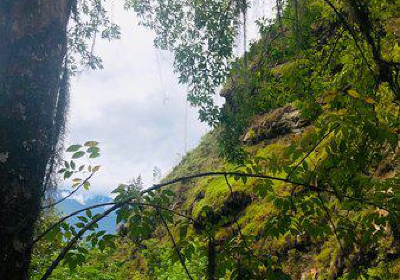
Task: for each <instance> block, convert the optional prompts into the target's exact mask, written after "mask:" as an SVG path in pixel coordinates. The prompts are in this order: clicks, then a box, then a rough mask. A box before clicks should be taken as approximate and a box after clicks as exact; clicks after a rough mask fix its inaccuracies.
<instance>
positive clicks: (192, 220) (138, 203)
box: [32, 202, 194, 244]
mask: <svg viewBox="0 0 400 280" xmlns="http://www.w3.org/2000/svg"><path fill="white" fill-rule="evenodd" d="M115 204H116V202H108V203H101V204H95V205H91V206H89V207H86V208H82V209H80V210H78V211H75V212H72V213H70V214H69V215H67V216H65V217H62V218H61V219H60V220H58V221H57V222H55V223H54V224H52V225H51V226H49V227H48V228H47V229H46V230H45V231H44V232H42V233H41V234H39V235H38V236H37V237H36V238H35V239H34V240H33V242H32V244H35V243H36V242H38V241H39V240H40V239H41V238H43V237H44V236H46V235H47V234H48V233H49V232H50V231H52V230H53V229H55V228H56V227H57V226H59V225H60V224H62V223H63V222H64V221H66V220H67V219H69V218H71V217H73V216H76V215H78V214H79V213H82V212H84V211H86V210H91V209H95V208H100V207H104V206H110V205H115ZM128 204H129V205H141V206H149V207H153V208H156V209H161V210H164V211H168V212H171V213H173V214H174V215H176V216H179V217H182V218H185V219H187V220H189V221H191V222H194V219H193V218H192V217H190V216H187V215H184V214H182V213H179V212H177V211H175V210H172V209H169V208H166V207H163V206H160V205H157V204H152V203H142V202H130V203H128Z"/></svg>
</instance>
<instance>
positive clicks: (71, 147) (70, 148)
mask: <svg viewBox="0 0 400 280" xmlns="http://www.w3.org/2000/svg"><path fill="white" fill-rule="evenodd" d="M80 148H82V145H71V146H69V147H68V149H67V152H69V153H73V152H76V151H78V150H79V149H80Z"/></svg>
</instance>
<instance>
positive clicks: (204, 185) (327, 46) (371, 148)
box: [38, 0, 400, 279]
mask: <svg viewBox="0 0 400 280" xmlns="http://www.w3.org/2000/svg"><path fill="white" fill-rule="evenodd" d="M278 2H279V3H280V1H278ZM144 4H146V5H144ZM281 4H283V3H281ZM129 5H130V6H132V7H133V8H134V9H135V10H136V11H137V12H138V13H140V14H141V15H143V18H144V22H143V23H144V24H145V25H148V26H149V27H151V28H154V29H155V30H156V33H157V35H158V36H159V37H158V39H157V41H156V42H157V45H158V46H159V47H162V48H167V49H170V50H172V51H174V52H175V54H176V67H177V70H178V71H179V72H180V74H181V81H182V82H184V83H189V84H190V86H191V87H192V95H191V100H192V102H193V103H194V104H197V105H199V106H200V107H201V108H202V109H203V110H202V114H205V115H202V116H203V119H204V120H207V121H211V122H213V123H215V121H216V120H218V122H217V124H216V126H217V128H216V129H215V131H214V132H213V133H212V134H210V135H207V136H206V137H205V139H204V141H203V142H202V143H201V144H200V146H199V147H198V148H197V149H196V150H195V151H193V152H191V153H189V154H188V155H187V156H186V158H184V160H183V161H182V163H181V164H180V165H179V166H177V167H176V169H175V170H174V171H173V172H172V174H171V175H170V176H169V177H168V178H166V179H165V181H164V183H161V184H158V185H155V186H154V187H153V188H151V189H148V190H140V189H139V188H138V187H137V186H136V185H135V184H131V185H120V186H119V187H118V188H117V189H116V190H115V195H116V197H115V202H114V203H113V204H111V205H110V207H111V208H109V209H108V210H106V212H105V214H103V215H95V216H92V215H91V213H90V211H89V212H86V215H82V216H81V218H80V220H81V222H80V223H78V224H76V225H68V224H66V223H62V224H59V225H57V226H56V227H54V229H53V230H52V231H50V233H52V234H53V235H52V237H51V238H50V239H51V240H54V238H56V239H55V240H58V243H61V244H62V246H61V245H60V247H64V246H67V248H69V249H71V250H68V251H66V252H65V254H64V255H63V253H61V255H59V256H58V258H60V256H61V257H62V258H61V259H63V260H64V262H65V264H68V265H69V266H71V268H75V267H78V268H77V270H76V271H75V272H73V273H72V274H74V275H80V277H81V278H79V279H91V278H90V277H91V276H88V275H89V274H88V275H85V273H90V271H91V270H93V269H97V270H98V273H99V274H100V273H102V277H105V278H104V279H109V278H107V277H108V274H107V273H110V275H111V274H112V275H113V276H110V277H114V278H111V279H122V278H126V277H128V276H130V277H132V278H133V279H184V277H188V278H190V279H398V278H399V277H400V274H399V273H400V260H399V259H400V258H399V256H400V255H399V254H400V247H399V246H400V231H399V230H400V229H399V226H398V225H399V222H400V220H399V219H400V216H399V210H400V209H399V202H400V201H399V199H400V177H399V169H400V150H399V149H400V148H399V138H398V137H399V132H400V131H399V127H400V114H399V110H400V107H399V100H400V94H399V83H398V76H399V69H400V48H399V37H398V35H397V33H398V32H399V31H400V30H399V22H400V2H399V1H393V0H383V1H378V0H369V1H357V0H348V1H329V0H325V1H323V0H303V1H296V0H294V1H289V2H286V3H284V6H281V8H282V9H283V10H281V12H280V14H278V16H277V18H276V20H274V21H273V22H271V23H266V24H262V23H261V22H260V29H261V34H262V39H261V40H260V41H259V42H257V43H255V44H254V45H253V46H252V47H251V50H250V51H249V52H248V53H246V54H245V56H244V57H243V58H240V59H238V60H236V61H235V62H232V63H231V64H229V63H228V62H229V59H230V58H232V57H231V55H232V49H231V48H232V42H233V41H232V40H233V37H234V35H235V34H236V32H237V28H238V22H237V15H238V14H240V13H243V9H244V8H243V6H241V5H242V3H241V2H237V1H209V2H207V5H205V4H204V2H203V1H183V2H182V1H168V2H164V1H155V2H152V1H150V2H147V1H133V2H131V3H130V4H129ZM231 8H232V9H231ZM224 12H225V13H224ZM220 30H224V31H226V32H225V33H220ZM217 35H221V36H217ZM212 39H214V41H213V40H212ZM204 42H208V44H204ZM189 43H190V44H189ZM228 69H230V70H229V71H230V75H229V76H228V78H227V79H226V83H225V87H224V89H223V91H222V95H223V96H224V97H225V98H226V101H227V102H226V104H225V105H224V107H223V108H222V110H221V111H220V112H217V111H215V107H214V105H213V104H212V102H211V101H210V100H211V99H210V98H211V93H212V92H213V90H214V89H215V88H216V87H217V86H218V85H219V84H220V83H221V82H222V81H223V79H224V77H225V74H226V73H227V71H228ZM213 71H214V72H213ZM289 106H290V107H291V108H295V109H297V110H298V112H299V115H300V118H301V119H303V120H304V122H305V123H307V126H306V127H305V128H303V129H301V130H299V131H297V132H295V133H293V132H292V131H289V132H288V131H284V132H282V131H280V133H277V134H276V135H274V137H270V138H269V139H263V138H261V136H260V135H261V134H263V135H264V136H265V135H268V134H271V133H272V129H273V126H272V123H273V122H276V121H277V120H276V118H277V116H281V115H279V114H278V112H281V111H279V110H281V107H285V108H287V107H289ZM284 112H286V111H285V110H284ZM289 112H293V111H289ZM260 119H261V120H262V121H261V122H260V123H263V124H264V127H263V126H262V125H261V126H258V127H257V126H255V125H254V123H255V122H256V121H257V120H260ZM265 124H271V125H270V126H268V125H265ZM256 127H257V129H254V128H256ZM245 136H246V137H245ZM260 139H261V140H260ZM245 140H246V141H245ZM216 142H219V147H217V145H216ZM68 151H69V152H71V153H73V155H72V158H73V159H78V158H80V157H83V156H84V155H85V154H88V156H89V157H97V155H98V154H99V150H98V148H97V143H95V142H88V143H86V145H84V146H80V145H75V146H72V147H70V148H69V150H68ZM217 154H221V155H222V157H221V158H218V157H217ZM226 159H227V160H226ZM85 168H88V167H86V166H84V167H83V168H82V169H80V168H79V167H77V164H76V163H75V162H74V161H71V162H70V161H68V162H67V163H66V164H65V168H63V169H62V170H61V173H63V174H64V177H66V178H68V177H71V176H73V175H75V174H78V173H79V172H81V171H83V170H84V169H85ZM94 168H95V169H96V170H93V169H94ZM98 169H99V168H98V167H90V170H89V169H88V172H97V171H98ZM85 170H86V169H85ZM210 170H211V171H212V172H207V171H210ZM198 172H206V173H202V174H200V175H198V176H194V177H191V176H189V175H191V174H194V173H198ZM180 177H183V178H180ZM176 178H180V179H176ZM168 180H171V181H168ZM75 182H76V186H77V187H79V186H84V185H85V180H82V179H77V180H76V181H75ZM82 183H83V184H82ZM174 183H178V185H177V186H171V185H172V184H174ZM114 210H116V211H117V216H118V221H117V222H118V223H121V224H122V225H123V227H122V228H120V230H119V234H118V236H119V237H114V236H111V235H106V234H105V232H102V231H96V230H95V225H96V223H97V221H98V220H99V219H101V218H102V216H104V215H106V214H107V212H108V213H110V211H114ZM86 230H89V231H90V233H89V234H87V235H84V234H85V232H86ZM55 236H57V237H55ZM82 237H84V238H83V241H81V242H78V240H80V239H81V238H82ZM58 243H55V244H58ZM63 243H66V244H67V245H65V244H63ZM47 246H48V245H47ZM88 246H89V247H90V248H95V249H89V250H88V248H87V247H88ZM64 248H65V247H64ZM47 249H48V248H47V247H46V245H43V248H39V251H38V252H40V254H43V252H44V251H43V250H47ZM40 250H41V251H40ZM98 250H100V251H104V252H106V254H108V255H109V258H107V261H106V262H108V263H109V265H108V266H107V268H106V271H107V273H105V272H104V273H103V271H104V269H105V268H104V267H103V266H102V265H103V264H104V263H103V264H101V265H100V263H102V262H103V261H104V259H103V260H102V258H103V257H104V255H103V254H104V253H101V252H99V251H98ZM64 251H65V250H64ZM64 251H62V252H64ZM90 256H93V257H94V260H95V261H89V262H87V261H86V260H87V258H89V257H90ZM61 259H60V260H61ZM111 260H112V261H114V262H110V261H111ZM41 261H42V260H41ZM43 261H45V262H47V264H46V266H47V265H48V262H49V260H43ZM84 263H85V264H84ZM81 265H82V266H81ZM54 267H55V266H54ZM85 267H87V269H85ZM116 267H118V271H119V272H118V273H115V270H117V268H116ZM100 270H101V272H100ZM57 271H59V272H57ZM94 271H96V270H94ZM40 272H43V271H40ZM50 272H51V271H50ZM55 272H56V273H68V272H66V270H64V268H62V269H60V270H55ZM55 275H57V274H54V279H63V278H62V277H65V279H75V278H72V277H75V276H68V277H69V278H68V277H67V276H62V277H61V276H55ZM85 277H86V278H85ZM96 279H100V278H96Z"/></svg>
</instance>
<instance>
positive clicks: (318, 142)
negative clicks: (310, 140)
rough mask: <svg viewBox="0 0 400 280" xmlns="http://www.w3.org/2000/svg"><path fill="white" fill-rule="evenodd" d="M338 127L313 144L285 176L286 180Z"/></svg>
mask: <svg viewBox="0 0 400 280" xmlns="http://www.w3.org/2000/svg"><path fill="white" fill-rule="evenodd" d="M338 127H339V124H338V125H335V126H334V127H333V129H331V130H330V131H329V132H328V133H326V134H325V135H324V136H323V137H322V138H321V139H320V140H318V141H317V143H315V145H314V146H313V147H312V148H311V150H309V151H308V153H307V154H306V155H305V156H304V157H303V158H302V159H301V160H300V161H299V162H298V163H297V164H296V165H295V167H294V168H292V170H290V172H289V174H288V175H287V176H286V179H290V176H292V174H293V173H294V172H295V171H296V169H297V168H298V167H299V166H300V165H301V164H302V163H303V162H304V161H305V160H306V159H307V158H308V157H309V156H310V155H311V154H312V153H313V152H314V151H315V150H316V149H317V148H318V146H319V145H320V144H321V143H322V142H323V141H324V140H325V139H326V138H327V137H328V136H329V135H330V134H331V133H332V132H333V131H335V130H336V129H337V128H338Z"/></svg>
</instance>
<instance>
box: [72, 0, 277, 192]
mask: <svg viewBox="0 0 400 280" xmlns="http://www.w3.org/2000/svg"><path fill="white" fill-rule="evenodd" d="M255 2H262V3H265V2H266V3H272V2H273V0H255ZM262 3H261V4H262ZM255 4H257V3H255ZM258 4H259V5H261V4H260V3H258ZM262 7H263V9H265V11H269V10H270V5H262ZM255 8H257V6H256V5H255ZM255 11H256V12H253V13H257V15H259V14H260V7H258V8H257V9H255ZM111 13H112V15H113V18H114V20H115V21H116V23H117V24H119V25H120V26H121V29H122V38H121V40H118V41H113V42H104V41H98V43H97V45H96V54H98V55H100V56H101V57H102V59H103V61H104V69H103V70H96V71H86V72H84V73H82V74H80V75H79V76H78V77H76V78H74V79H73V81H72V83H71V84H72V89H71V107H70V113H69V122H68V128H67V140H66V143H67V144H72V143H83V142H85V141H87V140H96V141H98V142H100V148H101V150H102V153H101V154H102V156H101V157H100V158H99V159H98V160H97V162H98V163H99V164H101V165H102V169H101V172H99V173H98V174H97V175H96V176H95V177H94V178H93V179H92V181H91V182H92V188H91V191H90V193H91V194H100V195H109V193H110V191H111V190H113V189H114V188H116V186H117V185H118V184H119V183H126V182H127V181H129V180H130V179H131V178H133V177H136V176H138V175H139V174H141V175H142V177H143V179H144V182H145V183H146V184H147V185H149V184H151V183H152V173H153V168H154V167H155V166H157V167H158V168H160V169H161V171H162V174H163V175H166V174H167V173H168V171H170V170H171V169H172V167H173V166H174V165H176V164H177V163H178V162H179V160H180V158H181V156H182V154H184V152H185V119H186V118H185V115H186V113H185V110H186V93H187V91H186V87H185V86H183V85H179V84H178V82H177V78H176V76H175V75H174V74H173V66H172V62H173V57H172V55H171V54H169V53H166V52H160V51H157V50H156V49H155V48H154V47H153V38H154V37H153V34H152V32H150V31H149V30H148V29H145V28H143V27H139V26H138V25H137V19H136V18H135V15H134V13H133V12H132V11H131V12H126V11H123V10H122V8H120V7H118V6H117V5H116V4H115V5H114V6H113V7H112V11H111ZM252 30H253V29H252V28H251V27H250V34H251V35H250V36H249V37H254V36H255V35H254V33H255V32H254V31H252ZM187 110H188V111H187V148H188V149H189V150H190V149H192V148H194V147H195V146H196V145H197V144H198V143H199V140H200V138H201V136H202V135H204V134H205V133H206V132H207V131H208V130H209V128H208V127H207V126H206V125H205V124H202V123H200V121H199V120H198V119H197V118H198V115H197V111H196V109H193V108H190V107H189V108H188V109H187Z"/></svg>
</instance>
